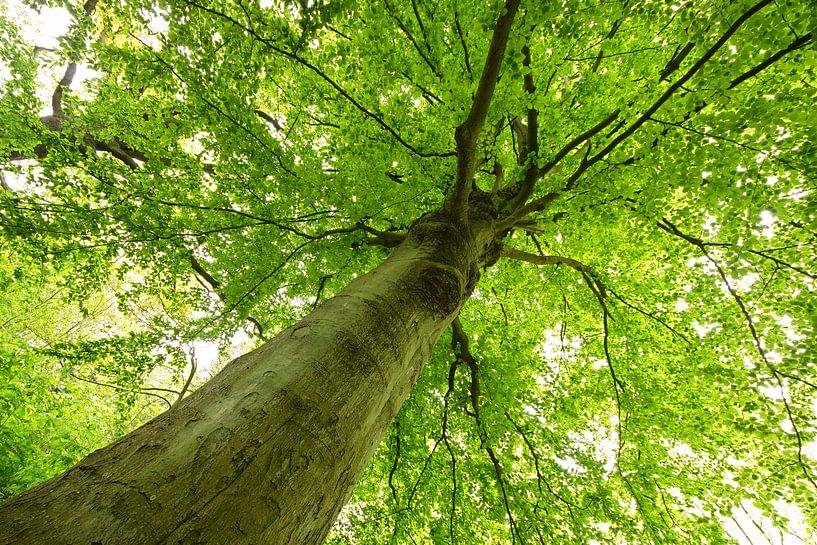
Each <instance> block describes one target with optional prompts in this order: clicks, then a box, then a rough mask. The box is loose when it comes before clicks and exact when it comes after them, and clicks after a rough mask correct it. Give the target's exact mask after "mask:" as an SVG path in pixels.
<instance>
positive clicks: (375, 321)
mask: <svg viewBox="0 0 817 545" xmlns="http://www.w3.org/2000/svg"><path fill="white" fill-rule="evenodd" d="M490 231H491V230H490V228H489V227H486V226H483V227H481V228H480V229H479V231H475V229H474V227H473V225H471V226H466V225H464V224H455V223H451V222H448V221H447V220H445V218H444V217H443V216H442V215H440V214H436V215H429V216H426V217H424V218H421V219H420V220H419V221H418V222H416V224H415V225H414V226H413V227H412V229H411V231H410V232H409V235H408V237H407V239H406V241H405V242H404V243H403V244H401V245H400V246H399V247H398V248H396V249H395V250H394V252H393V253H392V254H391V255H390V256H389V257H388V258H387V259H386V260H385V261H384V262H383V263H382V264H381V265H380V266H378V267H377V268H375V269H374V270H372V271H371V272H369V273H368V274H366V275H364V276H361V277H360V278H358V279H356V280H355V281H353V282H352V283H351V284H350V285H349V286H347V287H346V288H345V289H344V290H343V291H342V292H341V293H339V294H338V295H337V296H335V297H334V298H332V299H330V300H328V301H326V302H325V303H323V304H322V305H321V306H320V307H318V308H317V309H316V310H315V311H313V312H312V313H311V314H309V315H308V316H307V317H306V318H304V319H303V320H301V321H300V322H299V323H297V324H296V325H294V326H292V327H290V328H289V329H287V330H286V331H284V332H283V333H281V334H280V335H278V336H277V337H275V338H274V339H273V340H271V341H270V342H268V343H266V344H264V345H263V346H261V347H260V348H258V349H256V350H254V351H252V352H250V353H248V354H246V355H244V356H241V357H239V358H238V359H236V360H235V361H233V362H231V363H230V364H229V365H227V366H226V367H225V368H224V370H223V371H221V372H220V373H219V374H218V375H217V376H216V377H214V378H213V379H212V380H211V381H209V382H208V383H207V384H206V385H204V386H203V387H202V388H201V389H199V390H198V391H196V392H195V393H193V394H192V395H191V396H189V397H188V398H186V399H184V400H183V401H182V402H181V403H180V404H179V405H178V406H177V407H175V408H174V409H172V410H169V411H167V412H166V413H164V414H162V415H160V416H158V417H157V418H155V419H153V420H151V421H150V422H148V423H147V424H145V425H144V426H142V427H140V428H139V429H137V430H135V431H134V432H132V433H130V434H129V435H127V436H125V437H124V438H122V439H121V440H119V441H117V442H116V443H113V444H112V445H110V446H108V447H105V448H103V449H100V450H98V451H96V452H94V453H92V454H91V455H89V456H88V457H87V458H85V459H84V460H82V461H81V462H80V463H79V464H77V465H76V466H75V467H73V468H72V469H70V470H69V471H67V472H65V473H64V474H62V475H59V476H57V477H54V478H53V479H51V480H49V481H47V482H45V483H43V484H42V485H40V486H38V487H36V488H34V489H32V490H29V491H27V492H25V493H23V494H21V495H20V496H17V497H16V498H13V499H11V500H9V501H8V502H6V503H5V504H3V505H0V543H25V544H27V545H38V544H48V545H59V544H76V545H86V544H102V545H111V544H137V543H138V544H149V543H157V544H158V543H168V544H182V543H184V544H196V543H202V544H205V543H207V544H217V543H230V544H239V543H275V544H281V545H283V544H293V545H294V544H298V545H309V544H315V545H317V544H320V543H322V542H323V541H324V539H325V537H326V534H327V533H328V531H329V529H330V527H331V525H332V524H333V522H334V521H335V519H336V517H337V515H338V513H339V511H340V509H341V507H342V506H343V505H344V503H345V502H346V501H347V500H348V498H349V497H350V495H351V493H352V490H353V488H354V485H355V483H356V482H357V480H358V478H359V476H360V474H361V472H362V470H363V469H364V467H365V465H366V463H367V462H368V460H369V458H370V457H371V456H372V454H373V452H374V449H375V448H376V447H377V445H378V443H379V442H380V440H381V437H382V435H383V433H384V432H385V430H386V428H387V426H388V424H389V422H390V421H391V420H392V418H393V417H394V415H395V414H396V412H397V410H398V409H399V407H400V405H401V403H402V402H403V400H404V399H405V397H406V396H407V394H408V393H409V391H410V390H411V388H412V386H413V385H414V383H415V381H416V379H417V376H418V375H419V373H420V370H421V369H422V367H423V365H424V364H425V362H426V361H427V360H428V357H429V355H430V352H431V350H432V348H433V346H434V344H435V343H436V341H437V339H438V338H439V336H440V334H441V333H442V332H443V331H444V330H445V328H446V327H447V326H448V325H449V324H450V322H451V320H452V319H453V318H454V317H455V316H456V314H457V312H458V311H459V308H460V306H461V305H462V303H463V302H464V301H465V299H467V297H468V295H470V293H471V290H472V289H473V285H474V283H475V282H476V280H477V278H478V271H479V267H480V266H481V265H484V264H485V261H486V257H485V254H486V248H488V247H490V246H491V239H492V238H493V235H492V234H491V233H490Z"/></svg>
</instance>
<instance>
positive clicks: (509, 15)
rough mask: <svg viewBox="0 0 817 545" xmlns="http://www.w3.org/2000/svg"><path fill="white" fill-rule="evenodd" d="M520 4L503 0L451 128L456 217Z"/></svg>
mask: <svg viewBox="0 0 817 545" xmlns="http://www.w3.org/2000/svg"><path fill="white" fill-rule="evenodd" d="M518 8H519V0H506V2H505V7H504V9H503V11H502V15H500V16H499V19H498V20H497V23H496V28H495V29H494V33H493V36H492V37H491V45H490V47H489V48H488V55H487V57H486V59H485V66H484V67H483V69H482V76H481V77H480V79H479V85H478V86H477V91H476V93H475V94H474V99H473V101H472V102H471V110H470V111H469V112H468V117H467V118H466V119H465V121H464V122H463V124H462V125H460V126H458V127H457V129H456V130H455V132H454V138H455V139H456V141H457V181H456V184H455V186H454V194H453V195H452V198H451V201H450V203H449V206H450V208H451V212H453V214H454V216H455V217H458V218H464V217H465V212H466V210H467V207H468V196H469V195H470V193H471V186H472V181H473V178H474V171H475V169H476V157H475V153H474V150H475V148H476V143H477V138H479V133H480V131H481V130H482V126H483V125H484V124H485V119H486V118H487V117H488V108H489V107H490V106H491V99H492V98H493V95H494V89H496V82H497V78H498V77H499V70H500V68H501V67H502V59H503V58H504V57H505V47H506V46H507V44H508V37H509V36H510V33H511V26H513V20H514V17H515V16H516V12H517V10H518Z"/></svg>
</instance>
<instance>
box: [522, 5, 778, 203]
mask: <svg viewBox="0 0 817 545" xmlns="http://www.w3.org/2000/svg"><path fill="white" fill-rule="evenodd" d="M772 1H773V0H760V2H758V3H757V4H755V5H754V6H752V7H751V8H749V9H748V10H747V11H745V12H744V13H743V14H742V15H741V16H740V17H738V18H737V19H736V20H735V22H734V23H732V25H731V26H730V27H729V28H728V29H727V30H726V31H725V32H724V33H723V34H722V35H721V37H720V38H718V40H717V41H716V42H715V43H714V44H713V45H712V46H711V47H710V48H709V49H708V50H707V51H706V52H705V53H704V54H703V55H702V56H701V58H700V59H698V61H697V62H696V63H695V64H693V65H692V66H691V67H690V69H689V70H687V71H686V73H684V75H683V76H681V77H680V78H678V79H677V80H676V81H675V82H674V83H672V84H671V85H670V86H669V87H668V88H667V90H666V91H664V92H663V93H662V94H661V96H660V97H658V99H657V100H656V101H655V102H654V103H653V104H652V105H651V106H650V107H649V108H647V110H646V111H645V112H644V113H643V114H641V116H639V117H638V119H636V120H635V121H634V122H633V123H632V124H630V126H629V127H627V128H626V129H625V130H624V131H623V132H622V133H621V134H619V135H618V136H617V137H615V138H614V139H613V140H612V141H611V142H610V143H609V144H607V145H606V146H605V147H604V148H603V149H602V150H601V151H599V152H598V153H596V154H595V155H593V156H592V157H589V158H586V159H585V160H583V161H582V162H581V164H580V165H579V167H578V168H577V169H576V170H575V171H574V172H573V174H572V175H571V176H570V177H569V178H568V179H567V181H566V182H565V186H564V188H563V189H562V190H561V191H559V192H553V193H550V194H548V195H546V196H544V197H542V198H540V199H537V200H534V201H531V202H529V203H528V204H526V205H524V206H522V207H521V208H520V209H519V211H518V213H519V214H520V215H525V214H529V213H530V212H535V211H539V210H542V209H543V208H544V207H545V206H547V205H548V204H550V203H551V202H552V201H553V200H555V199H556V198H558V197H559V196H560V195H561V194H562V193H564V192H565V191H567V190H569V189H571V188H572V187H573V186H574V185H575V183H576V181H577V180H578V179H579V178H580V177H581V176H582V174H584V172H585V171H586V170H587V169H588V168H590V167H591V166H593V165H594V164H596V163H597V162H599V161H601V160H602V159H603V158H604V157H606V156H607V155H608V154H609V153H610V152H611V151H613V150H614V149H615V148H616V147H617V146H618V145H619V144H621V143H622V142H623V141H624V140H626V139H627V138H629V137H630V136H631V135H632V134H633V133H635V132H636V131H637V130H638V129H639V128H640V127H641V126H642V125H643V124H644V123H645V122H646V121H647V120H649V119H650V118H651V117H652V115H653V114H654V113H655V112H657V111H658V109H659V108H661V106H663V105H664V103H666V102H667V101H668V100H669V99H670V98H671V97H672V95H673V94H674V93H675V92H676V91H677V90H678V89H679V88H680V87H681V86H682V85H683V84H684V83H686V82H687V81H689V79H690V78H692V76H694V75H695V74H696V73H697V72H698V71H699V70H700V69H701V68H702V67H703V66H704V65H705V64H706V63H707V62H708V61H709V60H710V59H711V58H712V57H713V56H714V55H715V53H716V52H717V51H718V50H719V49H720V48H721V47H723V45H724V44H725V43H726V42H727V41H728V40H729V38H731V37H732V35H733V34H735V32H737V31H738V29H739V28H740V27H741V26H742V25H743V24H744V23H745V22H746V21H748V20H749V18H751V17H752V16H753V15H754V14H755V13H757V12H758V11H760V10H761V9H763V8H764V7H766V6H767V5H769V4H770V3H772Z"/></svg>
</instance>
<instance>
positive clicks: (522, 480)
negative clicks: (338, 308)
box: [0, 0, 817, 544]
mask: <svg viewBox="0 0 817 545" xmlns="http://www.w3.org/2000/svg"><path fill="white" fill-rule="evenodd" d="M56 7H62V8H64V9H66V10H67V12H58V11H57V12H49V13H70V14H71V18H72V21H73V24H72V25H70V29H69V30H68V32H67V33H66V34H65V35H63V36H62V37H61V38H59V40H58V43H57V44H56V47H49V48H46V49H43V48H37V47H35V46H38V45H41V44H39V43H37V37H36V36H33V35H32V34H31V32H30V31H27V30H25V25H24V24H23V19H22V15H19V13H27V11H26V10H28V9H29V8H26V7H21V6H19V5H17V4H16V3H15V4H9V5H8V6H5V7H0V10H4V13H3V17H2V19H0V57H2V63H0V158H2V161H3V164H2V169H3V176H4V189H3V190H2V191H1V192H0V232H2V238H1V239H0V256H2V260H0V287H1V288H2V290H3V297H2V298H0V299H1V300H2V303H0V323H2V324H3V328H2V330H0V378H2V380H0V387H2V390H0V407H2V409H0V445H2V449H0V450H3V451H6V450H8V452H9V453H10V454H9V455H7V456H5V457H3V458H0V464H2V465H1V466H0V479H2V482H0V494H4V495H8V494H12V493H14V492H17V491H19V490H20V488H22V487H24V486H28V485H31V484H34V483H35V482H36V481H38V480H40V479H44V478H46V477H48V476H50V475H51V474H53V473H54V472H57V471H60V470H62V469H64V468H66V467H68V466H69V465H70V464H71V463H73V462H74V461H75V460H76V459H77V458H78V457H79V456H81V455H82V454H83V453H84V452H86V451H87V450H90V449H92V448H94V447H96V446H99V445H100V444H103V443H105V442H107V441H109V440H110V439H112V438H113V437H115V436H116V435H118V434H120V433H123V432H124V431H125V430H126V429H128V427H129V426H132V425H135V424H136V423H138V422H141V421H142V420H144V419H145V418H147V417H149V416H150V415H152V414H155V413H156V411H158V410H163V409H164V408H166V404H165V402H163V401H162V400H161V398H156V397H151V396H150V395H147V396H146V395H143V394H145V393H148V394H149V393H150V392H152V393H154V394H156V393H159V394H162V395H167V397H168V401H169V402H170V403H172V402H173V401H174V399H175V398H174V395H178V393H179V392H180V391H181V390H182V389H183V386H184V383H185V382H186V377H187V373H188V372H189V371H190V369H191V368H190V364H189V353H188V352H189V348H190V347H191V346H199V347H201V346H203V345H202V344H201V343H203V342H215V343H220V344H221V345H222V346H224V347H227V346H229V345H230V344H238V343H239V342H240V341H241V339H247V338H249V339H250V342H249V343H248V346H249V345H252V343H255V344H258V343H260V342H262V340H263V339H265V338H269V337H271V336H273V335H274V334H275V333H276V332H277V331H281V330H282V329H284V328H285V327H287V326H288V325H291V324H292V323H293V322H294V321H296V320H297V319H298V318H299V317H301V316H303V315H304V314H305V313H307V312H308V311H309V310H310V309H311V308H313V306H314V305H316V304H317V303H319V301H320V300H322V299H325V298H327V297H329V296H331V295H332V294H334V293H336V292H337V291H339V290H340V289H341V288H342V287H343V286H344V285H345V284H347V283H348V282H349V281H350V280H351V279H353V278H354V277H355V276H357V275H360V274H362V273H364V272H365V271H367V270H368V269H370V268H371V267H373V266H374V265H375V264H377V263H378V262H379V261H380V260H382V259H383V258H384V257H385V256H386V255H387V252H388V251H389V250H388V249H387V248H384V247H383V246H382V245H379V243H383V242H384V241H386V240H390V238H389V237H395V236H396V235H399V234H401V233H404V232H405V231H406V230H407V229H408V228H409V226H410V225H411V223H412V222H413V221H414V220H415V219H417V218H418V217H419V216H420V215H422V214H423V213H426V212H429V211H432V210H434V209H437V208H438V207H439V206H440V205H441V204H442V202H443V200H444V198H445V197H446V195H448V194H449V193H450V191H451V190H452V188H453V186H454V182H455V175H456V158H455V157H454V154H455V142H454V128H455V127H456V126H458V125H459V124H461V123H462V122H463V121H464V119H465V116H466V115H467V114H468V112H469V109H470V108H471V103H472V97H473V94H474V93H475V91H476V88H477V83H478V80H479V77H480V74H481V73H482V67H483V63H484V60H485V57H486V54H487V51H488V47H489V44H490V41H491V35H492V32H493V30H494V26H495V24H496V20H497V17H498V16H499V14H500V13H501V11H502V6H501V5H500V3H498V2H495V1H491V2H482V1H474V2H443V1H440V2H435V1H431V0H415V1H407V0H406V1H404V0H400V1H398V0H388V1H377V2H366V3H364V2H354V1H346V0H341V1H325V2H324V1H322V2H278V1H271V0H269V1H262V2H260V3H259V2H245V1H243V0H242V1H226V2H225V1H221V0H218V1H212V2H209V1H208V2H204V1H200V0H182V1H175V0H173V1H170V2H156V3H152V4H146V3H144V2H132V1H130V0H125V1H122V2H108V1H105V0H100V1H99V2H98V3H94V2H93V1H90V2H88V3H86V4H84V5H80V4H77V3H72V2H68V1H63V2H45V3H43V2H37V3H36V5H35V6H33V8H32V9H34V8H37V9H42V10H48V9H51V8H56ZM64 16H67V15H64ZM815 27H817V9H815V6H814V5H812V3H811V2H810V1H808V0H791V1H783V0H780V1H776V2H771V1H763V2H760V3H758V2H754V1H752V2H748V1H743V0H736V1H734V2H714V1H679V2H665V1H646V0H645V1H636V0H630V1H626V2H621V1H617V2H595V1H593V2H584V1H576V2H573V1H569V2H563V3H561V2H550V1H532V0H528V1H527V2H522V5H521V6H520V8H519V12H518V14H517V15H516V18H515V21H514V25H513V28H512V32H511V36H510V39H509V42H508V45H507V52H506V55H505V58H504V63H503V65H502V71H501V73H500V77H499V81H498V84H497V87H496V90H495V92H494V96H493V100H492V102H491V108H490V110H489V112H488V119H487V121H486V124H485V130H484V131H483V133H482V136H481V138H480V140H479V143H478V146H477V148H478V153H479V155H480V157H481V159H480V161H479V162H480V166H479V168H478V172H477V173H476V176H475V183H476V184H477V186H478V187H479V188H480V189H482V190H483V191H487V192H490V191H491V190H492V188H493V187H494V186H496V187H497V188H500V189H501V187H502V186H503V185H504V184H505V183H506V181H510V180H516V179H520V178H523V177H524V175H525V173H526V172H527V171H528V170H529V169H530V168H531V165H534V164H535V165H536V166H538V167H539V168H544V167H545V166H548V168H550V167H551V166H552V167H553V168H550V172H548V173H547V174H545V175H543V176H542V177H541V179H540V180H539V181H538V182H537V185H536V186H535V188H534V190H533V194H532V195H531V200H532V201H534V202H537V199H549V200H547V205H546V206H544V205H543V206H541V207H532V208H531V209H530V210H531V213H530V214H529V215H528V216H527V217H525V218H524V221H518V222H516V223H515V224H514V225H513V227H511V229H512V231H511V233H510V234H509V235H508V237H507V238H506V239H505V244H506V245H507V246H509V247H510V248H513V249H515V250H517V251H520V252H525V254H524V255H527V261H520V260H515V259H511V258H510V257H508V258H505V259H501V260H500V261H499V262H498V263H497V264H496V265H495V266H493V267H491V268H489V269H487V270H485V271H484V272H483V275H482V279H481V281H480V283H479V284H478V286H477V288H476V291H475V293H474V295H473V296H472V298H471V299H470V300H469V301H468V302H467V303H466V305H465V307H464V310H463V311H462V314H461V316H460V322H461V325H462V329H463V332H464V334H465V335H466V336H467V338H468V339H469V347H468V352H469V353H470V355H472V356H473V358H474V363H475V366H470V365H467V361H466V360H467V358H466V357H465V356H466V354H465V352H464V351H463V348H462V346H461V345H458V344H457V343H456V342H455V343H453V344H454V345H455V349H454V350H453V351H452V348H451V345H452V343H451V340H452V339H451V335H448V336H447V337H446V338H444V339H443V341H444V342H441V343H440V345H439V346H438V347H437V349H436V351H435V353H434V356H433V358H432V360H431V362H430V363H429V364H428V366H427V367H426V369H425V370H424V372H423V374H422V375H421V377H420V380H419V382H418V384H417V386H416V387H415V389H414V392H413V393H412V395H411V397H410V398H409V399H408V401H407V402H406V403H405V404H404V406H403V408H402V410H401V412H400V414H399V416H398V417H397V419H396V420H395V422H394V423H393V425H392V428H391V430H390V432H389V433H388V434H387V436H386V438H385V439H384V441H383V443H382V444H381V446H380V448H379V450H378V452H377V454H376V456H375V458H374V459H373V460H372V462H371V464H370V466H369V468H368V470H367V472H366V474H365V477H364V479H363V480H362V481H361V482H360V483H359V485H358V487H357V489H356V492H355V495H354V497H353V499H352V500H351V502H350V503H349V505H348V506H347V508H346V509H345V510H344V512H343V513H342V514H341V518H340V520H339V522H338V525H337V526H336V529H335V530H334V531H333V534H332V535H331V537H330V540H329V542H330V543H338V544H339V543H353V544H369V543H372V544H374V543H517V542H519V543H587V544H594V543H611V544H612V543H651V544H652V543H726V542H729V541H730V539H732V538H731V537H729V536H728V535H727V534H726V533H725V528H729V533H731V535H732V536H733V537H735V536H737V535H738V534H739V533H740V532H739V531H738V530H737V529H736V528H737V527H736V526H735V523H734V520H733V519H732V517H733V515H735V518H736V519H737V520H738V522H740V523H742V524H743V525H748V526H751V525H752V522H751V521H750V520H749V518H748V515H746V514H745V511H744V510H743V508H747V507H748V508H749V510H750V512H751V513H752V514H753V516H754V517H755V519H756V521H759V520H760V518H759V517H760V514H759V512H758V511H757V510H760V512H762V514H763V517H766V519H767V520H766V525H767V526H766V527H767V528H771V527H772V523H773V524H774V525H775V526H777V528H780V529H782V531H783V532H784V533H786V532H799V533H800V534H801V535H800V537H801V538H802V539H803V540H804V542H806V543H808V542H809V540H810V539H811V540H813V539H814V538H815V536H814V530H813V528H814V527H815V524H817V515H815V514H817V484H815V480H817V447H815V444H816V443H815V431H817V414H815V413H816V412H817V405H816V404H815V388H817V386H815V385H817V360H815V345H814V339H815V327H816V326H817V303H815V296H814V293H815V274H817V268H815V264H814V263H815V257H817V252H815V245H817V208H815V200H814V191H815V178H814V172H815V171H817V153H815V151H816V150H815V147H814V146H815V144H814V142H815V141H816V140H817V139H816V138H815V137H817V129H816V128H815V127H817V113H815V111H817V110H815V108H814V104H815V99H817V88H816V86H817V70H816V68H817V51H815V41H814V38H813V33H814V29H815ZM525 47H527V48H528V50H529V55H530V59H529V62H526V59H525V55H524V53H523V49H524V48H525ZM71 63H75V64H74V66H75V69H74V70H75V71H77V70H79V71H84V73H85V74H86V75H87V74H91V77H86V78H85V79H84V80H82V81H80V78H78V77H75V75H73V74H71V68H70V66H71ZM89 70H90V72H89ZM526 77H528V79H529V80H530V82H531V83H532V85H533V92H531V89H530V87H528V89H526V85H525V83H524V82H525V79H526ZM60 82H62V83H60ZM55 91H56V93H55ZM528 110H536V111H537V112H538V131H537V139H538V152H537V153H536V154H531V155H530V156H529V157H528V158H527V159H525V158H524V152H523V149H522V148H523V147H524V146H523V144H524V142H523V133H524V129H525V128H526V123H529V119H530V118H529V117H528V116H527V112H528ZM616 112H618V114H617V115H616V114H615V113H616ZM606 118H610V122H609V124H607V125H605V126H604V127H603V128H602V129H601V130H597V131H596V132H594V133H593V134H592V136H590V137H589V138H580V139H579V141H578V144H577V145H576V146H574V147H567V148H566V147H565V145H566V144H567V143H568V142H571V141H575V139H577V137H580V136H582V135H583V134H584V135H586V134H587V131H589V130H590V129H593V127H598V125H599V123H600V122H601V121H602V120H604V119H606ZM514 127H515V128H514ZM588 142H589V144H588ZM560 150H561V151H564V153H561V160H560V161H558V164H555V165H554V164H553V161H554V160H555V158H557V157H559V156H560ZM600 152H604V153H600ZM520 157H522V159H521V160H520ZM576 172H579V174H580V175H579V176H577V177H576V179H575V180H573V181H570V180H571V175H573V174H574V173H576ZM550 194H555V196H554V198H552V199H550V198H548V197H546V196H547V195H550ZM398 238H399V237H398ZM506 255H510V254H506ZM519 255H523V254H519ZM542 255H549V256H561V257H567V258H571V259H573V260H577V261H578V262H579V263H580V264H583V267H580V268H576V267H571V266H569V265H568V264H561V265H556V264H541V265H536V264H534V263H531V262H530V261H536V260H537V259H539V258H536V256H542ZM517 257H518V256H517ZM534 258H535V259H534ZM539 260H540V261H543V260H542V259H539ZM100 308H104V310H100V311H99V312H96V313H95V312H94V311H93V310H92V309H100ZM49 323H50V324H55V325H54V326H53V327H50V328H49V327H48V326H47V325H44V324H49ZM65 323H72V324H73V323H76V324H79V323H82V324H85V325H83V326H82V327H78V328H75V329H71V330H70V331H66V329H65V328H62V327H57V325H56V324H65ZM20 324H26V325H27V327H22V326H21V325H20ZM89 324H90V325H89ZM33 332H40V334H34V333H33ZM43 332H47V333H49V334H44V333H43ZM455 340H456V339H455ZM457 354H458V355H459V356H457ZM452 362H454V363H452ZM193 372H194V373H195V370H193ZM190 376H193V374H191V375H190ZM76 377H81V378H84V379H93V380H94V381H95V382H98V383H100V382H101V383H105V384H108V385H109V386H108V387H105V386H99V387H98V386H94V385H93V384H89V383H88V382H87V381H86V382H83V381H82V380H79V379H77V378H76ZM201 379H202V377H201V376H199V377H198V379H197V380H201ZM477 380H478V383H479V395H478V396H477V403H476V407H475V406H474V403H473V402H472V399H473V388H474V384H475V383H476V382H477ZM111 386H113V387H111ZM151 388H153V390H151ZM155 388H166V389H168V390H175V391H176V392H177V393H176V394H173V393H172V392H164V393H162V392H161V391H157V390H155ZM111 396H114V397H113V398H112V397H111ZM117 396H118V397H117ZM111 399H118V401H111ZM137 400H139V401H137ZM477 415H478V416H477ZM132 419H135V420H132ZM89 426H90V428H89ZM15 452H16V453H17V454H16V455H15ZM39 453H45V454H43V455H42V456H41V455H40V454H39ZM55 453H58V454H59V455H58V456H57V455H56V454H55ZM52 454H54V456H51V455H52ZM50 456H51V457H50ZM54 458H58V459H54ZM35 460H45V462H42V463H41V462H40V461H35ZM740 513H744V514H740ZM788 519H793V522H792V521H790V520H788ZM729 521H731V522H729ZM730 525H731V526H730ZM775 532H776V530H775ZM775 539H776V535H775ZM787 539H794V540H795V541H796V538H795V537H793V536H789V537H788V538H787ZM795 541H793V542H795ZM773 542H774V543H778V541H773ZM786 543H788V541H786Z"/></svg>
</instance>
